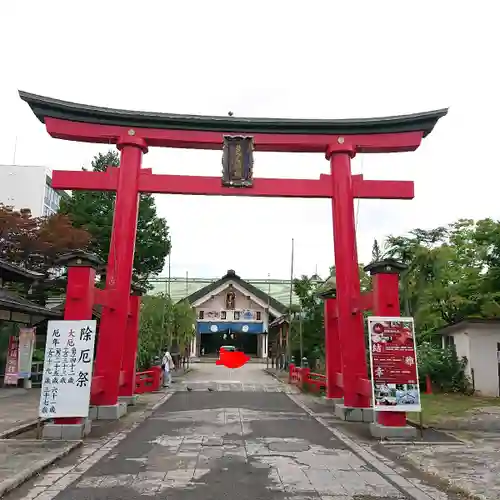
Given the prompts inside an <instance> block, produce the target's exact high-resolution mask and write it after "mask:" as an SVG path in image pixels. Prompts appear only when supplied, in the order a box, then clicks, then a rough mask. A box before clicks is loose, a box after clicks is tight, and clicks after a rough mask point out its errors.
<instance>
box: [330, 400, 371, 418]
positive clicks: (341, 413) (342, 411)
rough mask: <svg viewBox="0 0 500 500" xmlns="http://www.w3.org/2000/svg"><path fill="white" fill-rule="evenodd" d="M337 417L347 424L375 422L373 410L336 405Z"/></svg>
mask: <svg viewBox="0 0 500 500" xmlns="http://www.w3.org/2000/svg"><path fill="white" fill-rule="evenodd" d="M335 416H336V417H337V418H340V419H341V420H346V421H347V422H373V408H352V407H350V406H345V405H344V404H336V405H335Z"/></svg>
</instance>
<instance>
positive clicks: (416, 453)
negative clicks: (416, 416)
mask: <svg viewBox="0 0 500 500" xmlns="http://www.w3.org/2000/svg"><path fill="white" fill-rule="evenodd" d="M460 436H461V437H462V438H467V439H468V440H469V441H467V442H461V443H454V444H452V443H450V444H447V445H446V444H444V445H443V444H441V445H439V446H432V445H423V446H397V445H385V448H386V449H388V450H389V451H390V452H392V453H393V454H394V456H395V457H396V458H397V459H398V461H401V460H404V461H406V462H408V463H409V464H411V465H414V466H417V467H418V468H420V469H421V470H422V471H424V472H427V473H429V474H432V475H435V476H437V477H441V478H446V480H447V481H448V482H449V484H450V485H452V486H453V487H456V488H460V489H463V490H466V491H468V492H471V493H472V494H474V495H476V497H477V498H481V499H485V500H492V499H500V434H499V433H498V432H470V433H467V434H461V435H460Z"/></svg>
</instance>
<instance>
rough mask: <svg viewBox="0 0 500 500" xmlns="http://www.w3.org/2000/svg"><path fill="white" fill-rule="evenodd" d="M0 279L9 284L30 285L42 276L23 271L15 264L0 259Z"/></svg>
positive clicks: (27, 270)
mask: <svg viewBox="0 0 500 500" xmlns="http://www.w3.org/2000/svg"><path fill="white" fill-rule="evenodd" d="M0 278H2V279H3V280H5V281H11V282H28V283H31V282H33V281H36V280H37V279H40V278H43V274H42V273H37V272H35V271H30V270H29V269H25V268H24V267H20V266H17V265H16V264H12V263H10V262H7V261H6V260H4V259H0Z"/></svg>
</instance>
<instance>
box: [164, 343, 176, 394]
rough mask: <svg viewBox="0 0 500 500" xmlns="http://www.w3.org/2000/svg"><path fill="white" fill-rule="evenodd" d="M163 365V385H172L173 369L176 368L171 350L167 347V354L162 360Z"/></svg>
mask: <svg viewBox="0 0 500 500" xmlns="http://www.w3.org/2000/svg"><path fill="white" fill-rule="evenodd" d="M161 367H162V368H163V387H170V384H171V383H172V370H173V369H174V360H173V359H172V355H171V354H170V351H169V350H168V348H167V349H165V354H164V355H163V359H162V361H161Z"/></svg>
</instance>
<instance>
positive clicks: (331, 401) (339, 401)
mask: <svg viewBox="0 0 500 500" xmlns="http://www.w3.org/2000/svg"><path fill="white" fill-rule="evenodd" d="M326 400H327V401H328V403H329V404H331V405H332V409H333V411H335V407H336V406H337V405H343V404H344V398H326Z"/></svg>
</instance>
